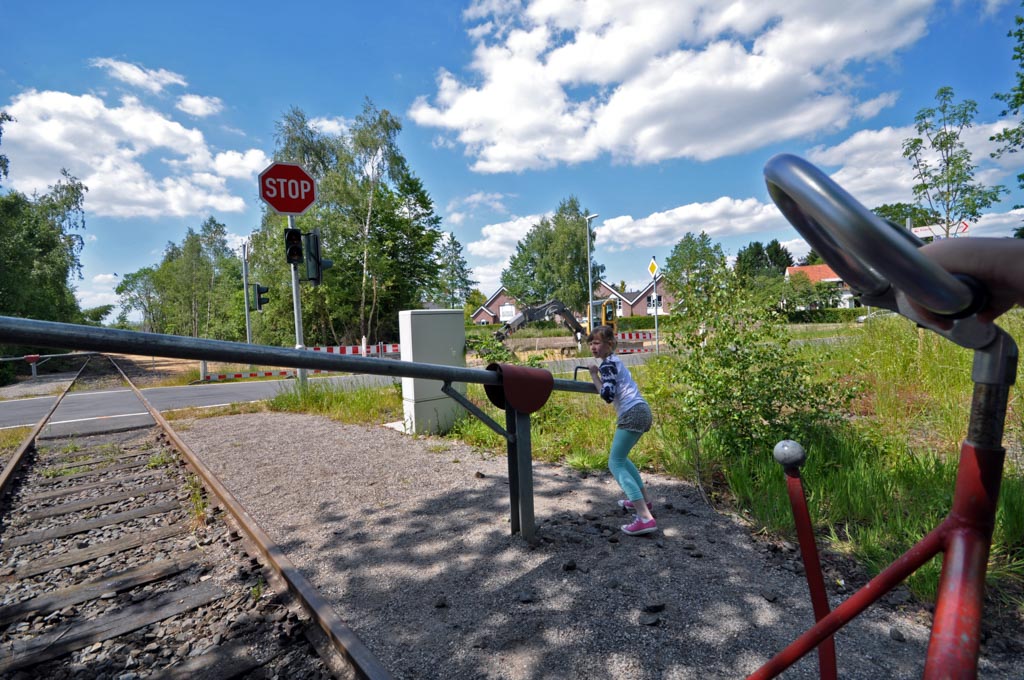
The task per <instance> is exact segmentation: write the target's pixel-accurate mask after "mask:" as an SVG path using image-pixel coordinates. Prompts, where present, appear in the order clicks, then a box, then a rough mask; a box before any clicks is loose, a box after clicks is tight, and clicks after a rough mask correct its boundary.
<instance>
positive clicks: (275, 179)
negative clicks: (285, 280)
mask: <svg viewBox="0 0 1024 680" xmlns="http://www.w3.org/2000/svg"><path fill="white" fill-rule="evenodd" d="M260 198H262V199H263V200H264V201H265V202H266V203H267V205H269V206H270V207H271V208H273V209H274V210H275V211H276V212H278V213H281V214H282V215H287V216H288V229H294V228H295V216H296V215H301V214H302V213H304V212H306V211H307V210H309V207H310V206H311V205H313V203H314V202H315V201H316V180H314V179H313V178H312V177H311V176H310V174H309V173H308V172H306V171H305V170H304V169H303V168H302V166H301V165H295V164H293V163H271V164H270V165H269V166H268V167H267V168H266V169H265V170H264V171H263V172H261V173H260ZM291 270H292V303H293V306H294V309H295V349H305V348H306V346H305V344H304V341H303V338H302V296H301V294H300V292H299V266H298V265H297V264H295V263H292V265H291ZM298 377H299V384H301V385H302V386H303V387H305V386H306V369H304V368H300V369H299V370H298Z"/></svg>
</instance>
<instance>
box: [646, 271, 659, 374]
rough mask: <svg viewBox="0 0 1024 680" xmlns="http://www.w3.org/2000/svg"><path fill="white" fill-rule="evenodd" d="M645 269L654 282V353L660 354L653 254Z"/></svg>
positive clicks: (656, 282) (656, 273) (656, 277)
mask: <svg viewBox="0 0 1024 680" xmlns="http://www.w3.org/2000/svg"><path fill="white" fill-rule="evenodd" d="M647 271H649V272H650V273H651V281H652V282H653V283H654V288H653V289H652V291H651V296H652V298H653V300H654V353H655V354H661V337H660V336H659V335H658V263H657V262H655V261H654V256H653V255H651V263H650V264H649V265H647Z"/></svg>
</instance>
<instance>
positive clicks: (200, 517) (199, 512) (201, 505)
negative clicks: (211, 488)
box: [185, 475, 210, 532]
mask: <svg viewBox="0 0 1024 680" xmlns="http://www.w3.org/2000/svg"><path fill="white" fill-rule="evenodd" d="M185 484H186V488H187V489H188V511H189V517H190V518H191V520H190V524H191V526H190V529H191V531H193V532H196V531H199V530H200V529H205V528H206V522H207V519H208V516H209V510H210V508H209V504H208V503H207V501H206V494H205V493H204V491H203V484H202V482H200V481H199V477H198V476H197V475H189V476H188V479H187V480H186V482H185Z"/></svg>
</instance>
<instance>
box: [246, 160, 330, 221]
mask: <svg viewBox="0 0 1024 680" xmlns="http://www.w3.org/2000/svg"><path fill="white" fill-rule="evenodd" d="M260 198H262V199H263V200H264V201H266V202H267V203H268V204H269V205H270V207H271V208H273V209H274V210H276V211H277V212H279V213H282V214H285V215H301V214H302V213H304V212H306V210H308V209H309V206H311V205H313V201H315V200H316V182H315V181H314V180H313V178H312V177H310V176H309V173H308V172H306V171H305V170H303V169H302V166H301V165H295V164H293V163H272V164H271V165H270V166H269V167H268V168H267V169H266V170H264V171H263V172H261V173H260Z"/></svg>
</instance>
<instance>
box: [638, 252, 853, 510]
mask: <svg viewBox="0 0 1024 680" xmlns="http://www.w3.org/2000/svg"><path fill="white" fill-rule="evenodd" d="M700 273H701V275H700V276H699V277H697V276H691V277H687V278H685V279H681V280H679V281H677V282H676V286H677V291H676V292H677V293H678V296H677V299H679V300H681V301H683V302H684V305H681V307H680V310H681V311H680V312H679V313H676V314H673V315H671V316H670V317H667V318H666V319H665V323H664V326H663V328H664V329H665V335H666V340H667V342H668V344H669V345H670V346H671V347H672V348H673V349H674V350H675V351H673V352H668V353H664V354H662V355H661V356H659V357H657V358H656V359H655V360H654V361H653V362H651V364H650V370H651V371H652V372H653V374H652V375H651V376H650V378H649V380H648V387H647V390H648V394H649V396H650V398H651V402H652V405H653V406H654V408H655V410H656V412H657V423H658V432H659V434H660V436H661V439H662V443H663V457H664V458H663V460H662V461H661V463H662V464H663V465H664V466H665V467H666V469H668V470H669V471H671V472H674V473H676V474H684V475H686V476H692V477H694V478H695V480H696V481H697V482H698V483H699V484H700V485H701V486H702V488H705V490H706V489H707V488H708V487H709V486H710V485H713V484H714V483H716V482H718V481H727V482H729V483H730V485H731V486H734V489H735V488H736V487H744V488H747V489H750V490H751V491H750V493H751V494H754V493H756V489H757V488H758V487H759V484H758V483H756V482H757V480H748V483H747V484H745V485H734V484H733V480H732V477H733V472H734V471H736V472H739V470H740V469H742V470H743V471H744V472H743V474H744V475H747V474H750V472H751V470H750V469H749V466H748V465H747V464H746V463H747V462H748V461H747V460H746V459H747V458H749V457H751V456H756V457H767V458H768V459H769V460H770V452H771V450H772V448H773V446H774V445H775V443H776V442H777V441H778V440H779V439H783V438H795V437H798V436H799V435H800V433H802V432H805V431H807V430H808V429H809V428H810V427H812V426H813V425H815V424H818V423H822V422H825V421H835V420H838V419H839V418H840V417H841V414H842V412H843V407H844V402H845V401H846V400H847V398H848V395H847V394H846V392H845V391H844V390H842V389H840V388H837V387H835V386H834V384H832V383H824V382H821V381H817V380H815V379H814V377H813V376H814V374H815V372H814V370H813V367H812V366H810V365H809V364H807V363H806V362H805V361H803V360H802V359H801V358H800V356H799V355H798V354H797V352H796V350H795V349H792V348H790V347H789V343H788V341H787V335H786V329H785V327H784V326H783V325H782V323H781V320H780V319H779V317H777V316H776V315H774V314H773V313H772V312H771V311H769V310H766V309H765V308H764V305H760V304H758V303H757V301H755V300H753V299H752V297H751V295H750V293H749V292H748V291H747V290H746V289H745V288H744V287H743V286H742V285H741V284H740V281H739V280H738V279H737V277H736V276H735V274H734V273H733V271H732V270H730V269H729V267H728V266H727V264H726V261H725V257H724V256H722V255H721V253H720V252H719V253H710V254H709V255H708V257H706V258H705V261H704V262H703V263H702V265H701V268H700ZM686 301H690V304H685V303H686ZM767 469H768V470H770V467H769V468H767ZM774 472H776V473H777V470H776V471H774ZM758 476H759V475H758ZM750 481H753V482H754V483H753V484H750V483H749V482H750ZM744 495H745V494H744V493H743V492H742V491H741V492H740V493H739V494H738V496H740V498H739V500H740V501H741V502H746V501H748V500H749V499H747V498H743V496H744Z"/></svg>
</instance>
